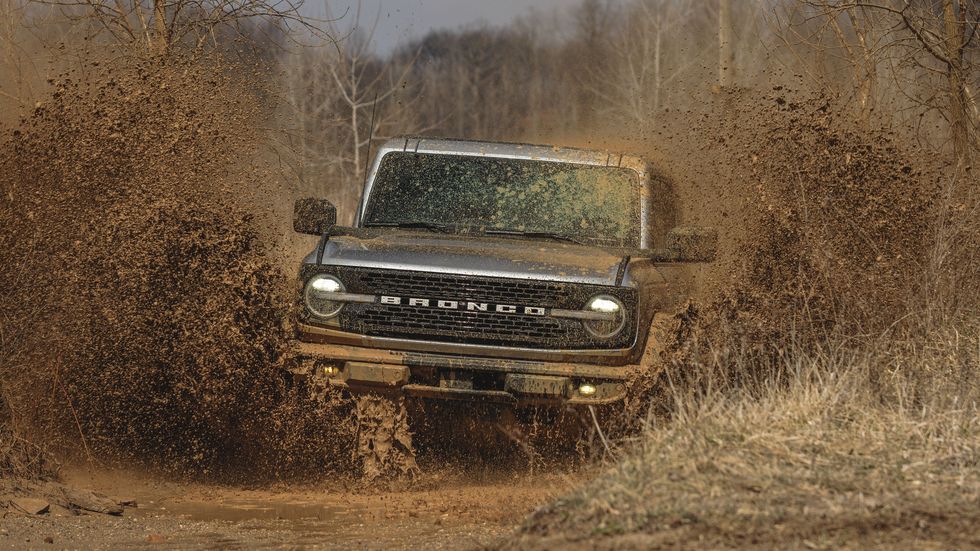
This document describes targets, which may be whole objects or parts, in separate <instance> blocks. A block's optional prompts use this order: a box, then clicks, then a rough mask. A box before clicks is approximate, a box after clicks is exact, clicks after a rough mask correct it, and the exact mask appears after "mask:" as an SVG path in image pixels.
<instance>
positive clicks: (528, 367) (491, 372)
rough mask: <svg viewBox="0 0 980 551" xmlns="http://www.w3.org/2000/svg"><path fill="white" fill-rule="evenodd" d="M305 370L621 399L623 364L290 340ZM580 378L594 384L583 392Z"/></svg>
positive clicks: (522, 398) (442, 389) (459, 390)
mask: <svg viewBox="0 0 980 551" xmlns="http://www.w3.org/2000/svg"><path fill="white" fill-rule="evenodd" d="M297 347H298V350H299V358H300V362H299V365H300V366H301V368H300V369H301V370H302V372H303V374H305V375H313V376H326V378H327V379H328V381H329V382H330V384H331V385H336V386H345V387H349V388H352V389H359V390H375V391H385V392H397V393H402V394H404V395H406V396H410V397H417V398H425V399H446V400H464V401H486V402H497V403H506V404H513V405H561V404H566V405H601V404H610V403H614V402H618V401H620V400H622V399H623V398H624V397H625V395H626V379H627V376H628V373H629V372H630V371H631V369H630V366H602V365H591V364H579V363H567V362H546V361H529V360H513V359H503V358H483V357H470V356H456V355H448V354H434V353H428V352H413V351H396V350H388V349H378V348H365V347H359V346H351V345H346V344H328V343H315V342H303V341H299V342H297ZM583 385H587V386H591V387H592V388H593V389H594V392H593V393H592V394H588V395H586V394H583V392H582V390H583Z"/></svg>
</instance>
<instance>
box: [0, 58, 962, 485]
mask: <svg viewBox="0 0 980 551" xmlns="http://www.w3.org/2000/svg"><path fill="white" fill-rule="evenodd" d="M243 74H244V75H246V77H245V78H248V79H249V80H250V82H249V85H248V86H245V85H244V82H243V81H244V80H245V78H242V77H240V76H239V77H235V76H232V75H243ZM261 80H262V79H261V78H259V75H256V74H253V73H252V72H251V71H243V70H241V68H240V67H235V68H229V67H226V66H224V65H222V64H221V63H218V62H213V63H201V62H193V63H191V62H184V61H174V60H169V61H167V62H160V61H142V62H118V61H117V62H113V63H112V64H111V65H108V66H107V65H99V64H96V63H91V64H88V65H84V66H82V67H80V68H78V69H77V70H76V71H75V72H73V73H70V74H68V75H66V76H64V77H63V78H61V79H58V80H57V81H55V82H52V83H51V84H52V88H53V90H54V91H53V93H52V95H51V96H50V97H49V98H48V99H47V100H46V101H44V102H42V103H39V104H38V105H37V106H36V108H35V109H34V110H33V112H32V113H30V114H29V115H28V116H26V117H25V118H24V119H23V120H22V121H21V122H20V124H19V125H17V127H16V128H13V129H6V130H4V131H3V136H2V145H0V191H2V203H0V205H2V206H0V209H2V211H0V220H2V222H0V223H2V225H3V228H2V229H3V231H2V234H0V247H2V250H3V251H4V255H5V256H4V262H2V263H0V281H2V282H3V284H2V285H0V293H2V295H0V311H2V313H3V319H2V320H0V322H2V337H3V339H2V351H0V354H2V357H0V362H2V363H0V365H2V370H3V371H2V373H0V381H2V390H3V395H2V399H3V404H2V407H0V415H3V416H5V418H4V419H2V421H4V422H5V423H6V424H8V425H9V426H10V427H12V430H13V432H9V431H8V434H10V435H11V436H12V435H14V434H16V436H17V440H16V442H20V443H22V444H23V445H19V447H18V449H19V450H20V455H18V456H17V457H18V458H19V459H16V461H15V462H16V464H17V465H21V466H23V465H24V464H31V465H41V462H40V461H41V460H40V459H37V456H38V454H39V453H40V452H38V451H37V449H36V448H35V447H32V446H31V445H30V444H29V443H31V442H34V443H38V444H43V445H44V446H45V447H46V448H47V449H49V450H52V451H53V452H54V453H55V454H56V455H58V456H61V457H69V458H72V459H94V460H96V461H99V462H107V463H110V464H111V463H127V464H129V465H132V464H133V463H136V464H139V465H143V466H145V467H147V468H150V469H154V470H163V471H167V472H171V473H177V474H194V475H196V476H202V475H203V476H204V477H205V478H209V479H217V480H239V481H240V480H243V479H248V480H263V479H278V478H286V477H289V478H292V479H295V478H296V477H299V478H308V477H313V476H322V475H327V474H332V473H333V474H336V473H347V472H351V470H352V466H353V465H352V460H351V458H352V457H353V456H354V453H355V450H354V447H355V442H356V440H357V438H356V436H355V434H354V431H355V430H356V429H355V427H356V426H357V422H356V419H355V412H354V408H353V407H352V405H351V404H350V403H349V402H348V401H345V400H334V401H333V402H332V404H333V405H332V406H330V407H323V405H322V404H318V403H310V402H309V401H308V398H307V396H306V394H305V393H303V392H299V391H297V390H295V389H293V388H291V387H290V386H289V385H288V384H287V383H286V381H284V380H283V379H282V377H281V369H280V368H281V367H282V366H283V364H284V362H287V361H289V349H288V341H287V337H288V326H287V321H286V320H287V319H288V317H289V316H288V313H289V312H288V310H289V304H290V302H291V300H292V296H293V294H294V292H295V289H294V288H293V284H292V283H291V274H284V273H283V272H282V271H281V270H280V268H279V265H278V263H277V262H276V261H275V260H274V259H273V257H272V254H271V249H270V245H269V244H268V243H269V241H268V237H269V236H270V235H274V234H275V232H270V231H266V227H267V226H269V225H273V224H274V223H273V222H270V221H269V218H268V216H269V214H268V209H266V208H265V207H264V206H263V205H266V204H268V197H263V194H262V192H261V189H262V186H261V185H260V184H261V183H268V182H269V181H270V179H273V180H274V179H275V175H274V172H272V171H270V170H268V169H267V168H265V167H263V166H262V165H261V163H260V160H261V159H262V153H261V147H262V143H263V136H262V135H261V133H260V132H259V131H258V130H256V129H257V128H259V127H260V126H261V124H262V121H264V120H265V119H266V118H267V117H268V116H270V115H269V114H270V112H271V106H269V105H266V104H265V100H264V99H263V98H264V97H268V96H265V95H263V94H261V93H259V92H256V91H255V87H254V82H256V81H261ZM799 95H800V94H794V93H791V92H787V91H784V90H774V91H772V93H769V94H749V93H743V94H738V95H735V96H732V97H724V98H722V97H719V98H718V102H717V105H714V106H706V108H705V111H704V113H703V114H691V113H677V114H670V115H668V114H664V120H662V121H660V122H658V123H657V125H656V129H653V130H652V129H650V128H644V129H640V130H639V131H638V132H636V133H635V135H636V136H637V138H636V139H634V140H632V141H626V142H625V143H623V142H622V141H617V142H612V141H610V140H606V143H605V144H604V145H608V146H609V147H611V148H614V149H619V150H625V151H628V152H634V153H639V154H642V155H644V156H646V157H648V158H650V159H651V160H652V161H654V162H655V163H657V164H658V165H659V166H661V167H662V168H663V170H664V171H665V176H666V177H667V178H669V180H670V181H671V182H673V190H672V191H671V192H669V193H666V194H665V196H664V200H665V201H668V202H670V203H671V204H670V205H667V207H669V208H665V209H664V210H665V212H666V211H671V210H672V211H673V212H672V215H671V218H672V224H683V223H689V224H703V225H711V226H715V227H718V228H719V229H720V230H721V235H722V245H723V254H722V257H721V258H720V259H719V261H718V262H717V263H716V264H714V265H711V266H706V267H701V268H694V269H693V270H694V271H695V276H696V278H697V280H698V282H699V284H700V288H701V289H702V291H701V292H700V294H699V295H697V296H696V300H694V301H692V303H691V304H690V305H689V306H688V307H687V308H686V309H684V310H683V311H682V312H681V313H680V314H678V315H676V316H673V317H670V318H668V319H662V320H660V325H659V326H658V328H657V331H658V333H659V334H660V336H661V338H660V345H661V346H659V347H656V348H655V349H653V350H652V351H651V352H652V354H651V357H650V358H649V361H650V365H649V369H648V370H646V371H645V372H644V373H641V374H638V376H637V378H636V381H635V384H634V386H633V392H632V393H631V396H630V399H629V400H628V401H627V404H626V408H625V411H623V410H619V411H616V412H612V413H610V414H609V418H610V419H612V420H613V421H612V424H613V425H615V426H616V427H617V428H618V431H619V433H620V434H625V433H628V432H629V431H630V430H632V429H634V428H636V427H638V426H639V425H640V424H641V423H640V420H641V419H644V418H645V417H646V416H647V415H648V414H649V413H650V412H651V411H653V412H655V413H658V414H663V415H669V413H670V409H669V408H670V400H669V399H666V398H665V396H664V389H672V390H674V391H676V390H677V389H681V390H682V391H683V390H684V389H697V388H699V387H703V386H704V385H706V384H709V382H710V381H708V380H705V379H709V380H726V381H729V382H734V383H735V384H741V385H748V384H749V383H750V382H751V381H752V380H753V379H754V378H757V377H759V376H762V375H763V374H764V373H761V372H763V371H765V370H767V369H769V367H768V366H771V365H772V364H773V361H772V360H773V359H774V358H778V357H780V355H781V354H784V353H785V350H786V348H787V347H788V346H790V344H791V343H800V342H809V343H813V342H817V341H819V340H821V339H826V337H827V336H828V335H831V334H834V333H839V334H848V335H852V336H857V338H860V337H861V336H862V335H869V334H875V333H880V332H881V331H884V330H886V329H887V328H889V327H891V326H892V325H893V324H894V323H895V321H896V320H898V319H902V318H903V317H904V316H906V315H907V313H908V309H909V305H913V304H915V301H914V300H912V299H911V298H910V297H913V296H918V295H921V294H922V293H923V287H922V285H921V283H922V278H921V277H919V276H918V275H917V274H921V273H922V272H923V270H924V269H925V267H926V266H927V265H928V264H929V262H930V257H929V255H928V254H927V252H928V251H929V250H931V248H932V244H933V243H934V232H933V228H935V213H936V212H937V211H938V210H941V209H938V207H937V198H938V197H940V196H941V190H942V184H943V181H942V179H941V178H940V175H939V173H938V172H937V171H936V170H934V169H933V168H932V167H929V166H924V165H923V163H921V162H919V163H913V162H912V161H911V159H913V158H915V155H914V152H909V150H907V149H904V148H901V147H898V146H897V145H896V140H895V139H893V138H892V137H890V136H888V135H885V134H880V133H878V134H876V133H865V132H855V131H853V130H852V129H851V128H850V126H849V125H848V123H847V118H848V117H847V116H846V114H841V113H840V112H839V111H838V110H837V109H836V108H835V107H834V103H833V102H832V101H830V100H828V99H826V98H820V97H816V98H808V99H804V100H797V99H793V98H794V97H795V96H799ZM692 119H694V120H696V123H695V124H694V125H693V130H692V125H691V120H692ZM672 129H675V130H672ZM596 140H600V139H599V138H596ZM585 145H596V143H595V142H593V141H592V140H590V141H589V143H588V144H585ZM692 152H697V154H692ZM736 355H742V356H745V355H750V356H753V358H754V359H755V361H752V362H734V361H732V358H733V357H734V356H736ZM733 365H740V366H752V367H751V369H754V370H757V371H759V373H753V372H751V369H750V370H749V371H738V372H736V371H732V369H731V366H733ZM692 366H700V367H701V368H699V369H693V368H692ZM704 367H707V369H704ZM706 374H707V375H706ZM699 377H700V379H699ZM365 411H366V410H365ZM402 413H404V412H403V411H401V410H399V412H398V415H401V414H402ZM430 413H432V412H430ZM436 413H438V412H436ZM458 414H459V412H458V411H456V410H453V411H451V412H449V413H448V415H449V417H448V420H447V422H446V423H445V424H444V426H448V427H452V428H457V429H460V431H461V432H463V433H465V434H463V435H462V436H460V438H458V439H453V438H449V439H446V438H441V437H440V438H438V439H436V440H432V441H427V438H428V436H427V435H426V434H425V432H426V431H423V434H420V435H418V436H420V438H419V439H417V443H418V442H421V445H422V447H423V448H428V449H430V450H434V451H435V452H439V450H443V451H445V453H444V454H442V455H444V456H446V457H451V456H452V453H456V455H457V456H458V455H459V453H458V450H455V449H454V450H447V448H452V447H454V445H453V444H447V443H446V442H447V441H452V442H458V441H460V440H461V439H463V438H470V439H472V437H473V434H474V431H468V430H465V427H468V426H470V423H471V422H472V421H473V419H465V420H460V418H459V415H458ZM427 419H428V421H429V422H430V423H433V422H434V423H436V424H439V423H438V421H432V420H433V419H439V417H438V415H434V416H431V417H428V418H427ZM543 424H544V425H547V426H558V425H560V424H561V423H556V422H554V420H552V419H548V420H546V422H545V423H543ZM528 426H529V427H531V430H530V432H534V426H535V423H533V422H532V423H530V424H529V425H528V424H525V427H528ZM527 432H528V431H527V430H525V433H524V434H516V435H515V433H514V432H513V431H509V432H508V431H507V430H500V431H498V433H500V434H504V438H505V439H506V438H507V436H508V435H509V436H510V437H511V440H513V441H514V442H516V444H514V443H513V442H512V443H511V444H512V445H514V446H517V447H518V448H520V447H521V446H523V447H525V448H526V447H527V446H526V442H527V441H528V438H527V434H526V433H527ZM558 432H559V433H560V434H558V435H557V438H563V437H565V436H567V433H565V432H563V431H558ZM429 433H431V434H436V433H437V431H434V430H433V431H429ZM431 434H430V435H431ZM433 438H434V437H433ZM490 440H493V442H491V444H492V445H491V446H490V447H493V446H497V445H499V442H500V441H499V440H494V439H490ZM10 441H11V442H13V441H14V440H13V439H12V438H11V439H10ZM383 444H384V446H382V447H381V448H377V449H375V448H372V450H368V451H369V452H379V453H382V452H384V450H386V449H389V448H397V447H399V446H402V447H403V446H404V445H405V444H404V443H403V442H401V441H399V440H398V439H397V438H396V439H395V440H393V441H391V442H387V443H383ZM385 446H387V447H385ZM525 451H526V453H525V455H526V456H528V457H534V456H535V455H536V453H537V452H535V451H534V450H525ZM365 453H367V452H365ZM42 455H43V454H42ZM10 457H14V456H10ZM446 457H442V459H445V458H446ZM12 461H14V460H12ZM381 462H382V463H383V462H384V461H381ZM11 465H13V463H11ZM424 466H425V463H424V462H423V467H424ZM4 468H7V467H4ZM10 468H13V467H10ZM18 468H20V467H18ZM409 468H410V469H412V470H414V465H409ZM21 470H22V471H23V470H24V469H23V468H21Z"/></svg>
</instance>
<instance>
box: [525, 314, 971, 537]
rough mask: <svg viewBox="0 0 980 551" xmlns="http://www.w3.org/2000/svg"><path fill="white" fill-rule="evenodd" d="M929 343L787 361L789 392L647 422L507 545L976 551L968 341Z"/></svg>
mask: <svg viewBox="0 0 980 551" xmlns="http://www.w3.org/2000/svg"><path fill="white" fill-rule="evenodd" d="M934 339H935V340H934V341H933V342H932V343H931V346H928V347H921V348H919V349H918V351H917V353H915V354H910V353H909V349H908V348H907V347H906V346H903V345H902V344H901V343H894V344H896V346H894V347H890V348H887V349H881V350H878V351H876V352H861V353H857V352H854V351H852V350H848V349H846V348H837V349H829V348H824V349H823V350H820V351H817V352H815V353H806V352H803V351H794V353H792V354H788V355H787V358H788V359H787V360H786V361H785V362H784V363H783V365H782V369H784V370H785V374H784V375H788V380H789V383H788V384H783V383H773V384H768V385H763V386H762V388H761V389H760V390H759V392H758V396H756V397H748V396H747V395H746V394H745V393H744V392H742V393H736V394H731V393H727V392H725V390H724V389H717V390H712V391H709V392H708V393H706V394H704V395H701V396H699V397H698V398H697V399H690V398H687V397H685V398H679V399H678V400H679V402H678V403H677V404H676V415H675V417H674V418H673V419H672V420H671V421H670V422H669V423H668V424H666V425H665V426H658V425H657V424H655V423H653V422H651V423H650V424H649V426H648V428H647V430H645V431H644V432H643V434H642V435H640V436H639V437H638V438H637V439H636V440H635V442H634V443H633V444H632V446H631V449H630V450H629V452H628V454H627V456H626V457H625V458H624V459H623V460H622V461H621V462H620V463H619V464H617V465H616V466H615V467H614V468H612V469H611V470H609V471H608V472H607V473H606V474H605V475H603V476H601V477H599V478H598V479H597V480H595V481H594V482H592V483H590V484H589V485H588V486H586V487H584V488H582V489H581V490H579V491H578V492H576V493H575V494H573V495H571V496H569V497H567V498H565V499H562V500H559V501H557V502H555V503H553V504H551V505H549V506H548V507H545V508H543V509H541V510H539V511H538V512H536V513H535V514H534V515H533V516H532V517H531V518H530V519H529V520H528V522H527V523H526V525H525V526H524V527H523V529H522V534H523V535H522V536H521V539H520V540H518V541H520V543H521V544H522V545H532V546H533V545H535V544H539V545H540V544H543V546H545V547H547V546H553V545H555V544H556V543H557V541H556V540H555V539H553V538H557V539H558V540H560V541H562V542H568V541H579V542H582V543H585V541H586V540H588V545H589V546H599V547H604V546H617V547H619V546H625V547H634V546H635V547H674V546H691V547H706V548H718V547H744V546H763V547H770V546H779V547H784V546H785V547H809V548H839V547H840V546H842V545H845V544H846V545H850V546H857V545H858V542H861V543H862V544H868V545H871V546H885V547H890V546H893V545H900V544H901V545H912V544H911V542H912V541H913V540H914V541H916V542H917V543H916V544H915V545H927V544H928V543H930V542H932V543H934V544H936V545H944V546H950V545H952V546H971V545H980V536H978V535H977V532H976V530H975V523H976V522H977V521H980V416H978V402H977V398H978V396H980V393H978V386H977V385H978V377H977V375H978V373H980V340H978V339H980V326H977V325H974V326H972V327H970V328H969V333H964V332H955V331H954V332H950V334H949V335H948V337H943V338H941V337H938V336H935V335H934ZM964 370H968V371H964ZM923 374H928V377H926V378H923ZM773 380H774V381H775V380H776V379H775V378H774V379H773ZM597 538H598V539H597Z"/></svg>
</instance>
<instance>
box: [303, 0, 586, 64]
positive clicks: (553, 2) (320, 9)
mask: <svg viewBox="0 0 980 551" xmlns="http://www.w3.org/2000/svg"><path fill="white" fill-rule="evenodd" d="M324 1H326V5H327V6H329V9H330V12H331V13H332V14H334V16H339V15H340V14H343V13H344V12H345V10H348V9H349V10H350V11H349V13H350V15H348V16H347V17H346V18H345V19H344V21H341V22H338V24H337V26H338V27H339V28H341V29H348V28H350V22H351V21H353V14H354V13H356V11H357V5H358V2H357V0H324ZM580 2H581V0H533V1H528V0H524V1H522V0H361V2H360V6H361V24H362V25H367V26H370V25H371V24H372V23H373V22H374V18H375V16H376V15H378V10H379V9H380V10H381V11H380V15H381V17H380V20H379V21H378V28H377V30H376V31H375V35H374V43H375V48H376V49H377V50H378V51H379V52H381V53H387V52H388V51H390V50H391V49H392V48H393V47H394V46H396V45H398V44H399V43H401V42H404V41H405V40H407V39H410V38H415V37H419V36H422V35H424V34H425V33H426V32H428V31H430V30H432V29H441V28H455V27H459V26H461V25H466V24H468V23H479V22H486V23H489V24H492V25H504V24H507V23H509V22H510V21H512V20H513V19H514V17H516V16H518V15H522V14H524V13H527V12H528V11H529V10H530V9H531V8H534V9H535V10H538V11H541V12H548V11H551V10H568V9H570V8H571V7H573V6H576V5H578V4H579V3H580ZM303 11H305V12H307V13H309V14H311V15H316V16H323V15H324V13H325V12H326V8H325V7H324V5H323V4H319V5H317V1H316V0H308V2H307V4H306V5H305V6H304V10H303Z"/></svg>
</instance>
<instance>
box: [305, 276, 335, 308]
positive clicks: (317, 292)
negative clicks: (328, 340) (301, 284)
mask: <svg viewBox="0 0 980 551" xmlns="http://www.w3.org/2000/svg"><path fill="white" fill-rule="evenodd" d="M343 292H344V284H343V283H341V282H340V280H339V279H337V278H335V277H334V276H332V275H326V274H320V275H315V276H313V277H311V278H310V280H309V281H307V282H306V288H305V289H304V290H303V300H304V302H306V309H307V310H309V311H310V313H311V314H313V315H314V316H316V317H318V318H332V317H334V316H336V315H337V314H339V313H340V310H341V308H343V307H344V303H343V302H337V301H334V300H330V295H331V294H333V293H343Z"/></svg>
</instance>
